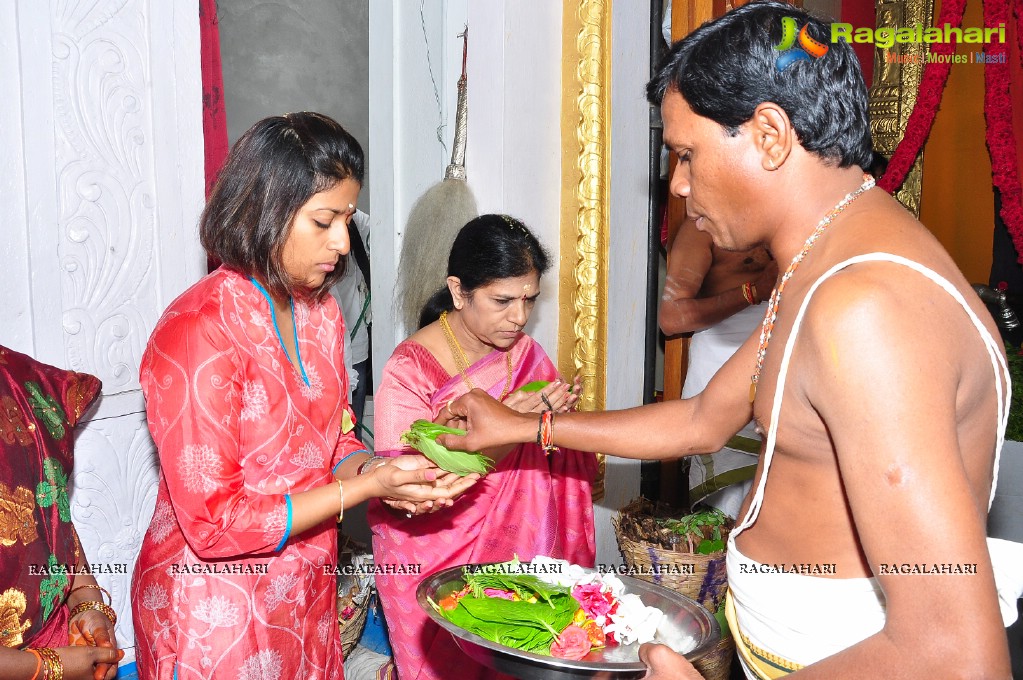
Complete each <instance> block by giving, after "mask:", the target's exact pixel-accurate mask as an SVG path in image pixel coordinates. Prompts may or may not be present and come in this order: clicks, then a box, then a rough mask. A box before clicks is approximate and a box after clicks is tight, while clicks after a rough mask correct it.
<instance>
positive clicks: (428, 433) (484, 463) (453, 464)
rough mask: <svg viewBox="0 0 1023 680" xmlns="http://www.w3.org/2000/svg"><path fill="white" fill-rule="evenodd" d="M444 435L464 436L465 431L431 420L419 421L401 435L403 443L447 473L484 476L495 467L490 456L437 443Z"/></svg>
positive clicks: (463, 475)
mask: <svg viewBox="0 0 1023 680" xmlns="http://www.w3.org/2000/svg"><path fill="white" fill-rule="evenodd" d="M442 434H457V435H464V434H465V430H460V429H458V428H457V427H447V426H445V425H439V424H437V423H433V422H430V421H429V420H423V419H420V420H417V421H415V422H414V423H412V425H410V426H409V429H408V431H407V432H405V433H404V434H402V435H401V441H402V442H403V443H405V444H408V445H409V446H411V447H412V448H414V449H415V450H416V451H419V452H420V453H421V454H423V455H424V456H426V457H427V458H429V459H430V460H431V461H433V462H434V463H435V464H436V465H437V467H439V468H440V469H441V470H445V471H447V472H454V473H455V474H456V475H461V476H462V477H465V476H466V475H468V474H472V473H473V472H476V473H478V474H481V475H484V474H486V473H487V472H488V471H490V470H491V469H493V467H494V463H493V461H492V460H490V457H489V456H484V455H483V454H482V453H470V452H468V451H451V450H449V449H447V448H445V447H444V446H442V445H441V444H439V443H438V442H437V437H439V436H440V435H442Z"/></svg>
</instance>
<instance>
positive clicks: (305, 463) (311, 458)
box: [291, 442, 325, 470]
mask: <svg viewBox="0 0 1023 680" xmlns="http://www.w3.org/2000/svg"><path fill="white" fill-rule="evenodd" d="M291 463H292V464H293V465H295V466H296V467H300V468H308V469H310V470H315V469H317V468H322V467H323V466H324V464H325V461H324V460H323V451H321V450H320V447H318V446H317V445H316V444H313V443H312V442H306V443H305V444H302V446H300V447H299V449H298V453H296V454H295V455H294V456H292V457H291Z"/></svg>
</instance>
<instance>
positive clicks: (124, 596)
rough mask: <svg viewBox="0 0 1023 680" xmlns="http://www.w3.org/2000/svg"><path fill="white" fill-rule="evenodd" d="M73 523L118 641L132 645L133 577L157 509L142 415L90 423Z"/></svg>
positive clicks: (83, 439)
mask: <svg viewBox="0 0 1023 680" xmlns="http://www.w3.org/2000/svg"><path fill="white" fill-rule="evenodd" d="M76 450H77V451H79V452H80V453H79V455H78V456H77V457H76V460H75V468H74V472H73V473H72V475H71V484H72V488H73V491H72V493H71V518H72V520H73V521H74V523H75V526H76V527H77V529H78V535H79V537H80V538H81V540H82V545H83V546H84V547H85V552H86V554H87V555H88V557H89V562H90V564H91V565H92V567H93V569H94V570H95V571H96V574H95V576H96V581H97V582H98V583H99V584H100V585H102V586H103V587H105V588H107V589H108V590H110V592H111V593H112V595H113V601H114V602H113V605H114V609H115V610H116V611H117V613H118V617H119V619H118V622H117V637H118V639H119V640H120V641H121V642H122V644H132V643H131V642H130V641H132V640H134V638H135V635H134V633H133V631H132V623H131V600H130V588H131V572H132V570H133V569H134V568H135V560H136V559H137V558H138V554H139V548H140V547H141V545H142V537H143V535H144V534H145V531H146V529H147V528H148V526H149V519H150V517H152V515H153V507H154V506H155V505H156V491H157V485H156V479H157V462H156V450H155V448H154V446H153V440H152V439H151V438H150V437H149V429H148V428H147V427H146V417H145V414H144V413H140V414H136V415H134V416H124V417H122V418H110V419H105V420H100V421H96V422H93V423H91V424H90V425H89V427H88V428H86V429H85V430H84V431H82V432H81V433H80V434H79V436H78V439H77V442H76Z"/></svg>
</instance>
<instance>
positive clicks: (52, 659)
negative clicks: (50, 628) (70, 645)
mask: <svg viewBox="0 0 1023 680" xmlns="http://www.w3.org/2000/svg"><path fill="white" fill-rule="evenodd" d="M104 606H105V605H104ZM36 651H37V652H39V656H41V657H42V658H43V677H44V678H45V679H46V680H64V664H63V663H62V662H61V660H60V654H58V653H57V650H55V649H51V648H49V647H40V648H39V649H37V650H36Z"/></svg>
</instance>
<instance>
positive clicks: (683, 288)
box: [657, 220, 778, 519]
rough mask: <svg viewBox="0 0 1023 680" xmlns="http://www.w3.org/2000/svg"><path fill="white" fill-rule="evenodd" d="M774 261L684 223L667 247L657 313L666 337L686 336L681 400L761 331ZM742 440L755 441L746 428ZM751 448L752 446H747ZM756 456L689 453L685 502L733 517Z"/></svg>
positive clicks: (732, 450)
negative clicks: (721, 244)
mask: <svg viewBox="0 0 1023 680" xmlns="http://www.w3.org/2000/svg"><path fill="white" fill-rule="evenodd" d="M777 278H778V264H777V263H776V262H775V261H774V260H773V259H772V258H771V255H770V253H768V252H767V249H765V248H763V247H757V248H753V249H751V250H748V251H744V252H731V251H728V250H724V249H722V248H717V247H715V246H714V242H713V241H712V240H711V237H710V235H709V234H706V233H704V232H702V231H700V230H698V229H697V228H696V225H695V223H694V222H693V221H692V220H686V221H685V222H683V224H682V226H681V227H680V228H679V231H678V233H677V234H676V235H675V238H674V240H672V241H671V243H670V244H669V246H668V268H667V272H666V276H665V280H664V292H663V294H662V296H661V303H660V307H659V309H658V314H657V318H658V323H659V324H660V327H661V330H662V331H663V332H664V334H665V335H677V334H680V333H692V337H691V339H690V341H689V363H688V367H687V369H686V378H685V384H684V385H683V387H682V398H683V399H688V398H689V397H693V396H696V395H697V394H699V393H700V392H702V391H703V388H705V387H706V386H707V383H709V382H710V379H711V378H713V377H714V374H715V373H716V372H717V370H718V369H719V368H721V366H722V365H723V364H724V363H725V362H726V361H728V359H730V358H731V356H732V355H733V354H734V353H735V351H736V350H737V349H739V347H740V346H741V345H742V343H743V342H745V341H746V339H747V338H748V337H749V336H750V335H752V334H753V332H754V331H755V330H756V329H757V328H759V327H760V322H761V321H762V320H763V318H764V311H765V310H766V307H767V296H768V294H769V291H770V290H771V289H772V288H774V283H775V280H776V279H777ZM740 434H741V435H744V436H746V437H747V438H749V439H759V437H757V435H756V434H755V432H754V430H753V423H749V424H747V426H746V427H744V428H743V430H742V432H740ZM751 443H752V442H751ZM756 465H757V458H756V456H755V455H753V454H751V453H748V452H745V451H742V450H740V449H738V448H729V447H726V448H723V449H721V450H720V451H718V452H716V453H709V452H708V453H707V454H705V455H700V456H693V457H692V458H691V459H690V463H689V500H690V502H691V503H692V504H694V505H695V504H696V503H698V502H702V503H704V504H706V505H710V506H713V507H715V508H719V509H721V510H722V511H724V512H725V513H726V514H727V515H728V516H730V517H731V518H733V519H735V518H737V517H738V513H739V506H740V505H741V504H742V499H743V498H745V497H746V493H747V492H748V491H749V489H750V486H751V485H752V483H753V472H754V470H755V469H756Z"/></svg>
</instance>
